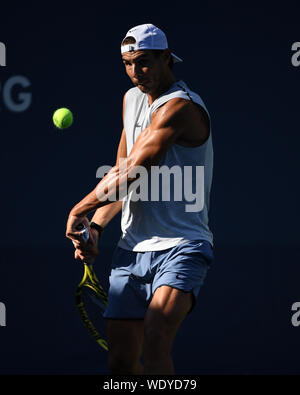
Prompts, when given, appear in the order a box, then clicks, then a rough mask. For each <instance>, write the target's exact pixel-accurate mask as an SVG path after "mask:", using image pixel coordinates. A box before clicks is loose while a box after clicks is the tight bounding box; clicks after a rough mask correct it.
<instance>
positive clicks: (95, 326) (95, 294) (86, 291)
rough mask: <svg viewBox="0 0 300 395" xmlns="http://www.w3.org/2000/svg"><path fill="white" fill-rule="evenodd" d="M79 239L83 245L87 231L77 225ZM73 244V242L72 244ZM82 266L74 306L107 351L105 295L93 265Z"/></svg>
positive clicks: (86, 237)
mask: <svg viewBox="0 0 300 395" xmlns="http://www.w3.org/2000/svg"><path fill="white" fill-rule="evenodd" d="M77 230H79V231H81V237H82V239H83V241H84V242H85V243H87V242H88V240H89V230H88V228H85V227H84V226H83V225H78V226H77ZM73 244H74V242H73ZM83 264H84V273H83V277H82V280H81V282H80V283H79V285H78V287H77V290H76V306H77V308H78V311H79V314H80V316H81V319H82V321H83V323H84V325H85V326H86V328H87V329H88V331H89V332H90V334H91V335H92V336H93V337H94V339H95V340H96V341H97V343H98V344H99V345H100V346H101V347H103V348H104V349H105V350H108V346H107V342H106V340H105V320H104V318H103V313H104V311H105V309H106V305H107V294H106V292H105V291H104V289H103V288H102V286H101V285H100V283H99V280H98V279H97V277H96V274H95V272H94V269H93V265H91V264H87V263H85V262H83Z"/></svg>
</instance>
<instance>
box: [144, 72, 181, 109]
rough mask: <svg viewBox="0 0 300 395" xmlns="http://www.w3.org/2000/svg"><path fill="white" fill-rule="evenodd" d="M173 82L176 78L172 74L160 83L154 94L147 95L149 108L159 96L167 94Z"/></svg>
mask: <svg viewBox="0 0 300 395" xmlns="http://www.w3.org/2000/svg"><path fill="white" fill-rule="evenodd" d="M175 81H176V78H175V77H174V75H173V74H172V75H170V77H169V78H167V79H165V80H163V81H162V83H161V84H160V85H159V87H158V89H157V90H156V91H155V92H151V93H147V96H148V103H149V106H151V104H152V103H153V102H154V100H156V99H157V98H158V97H159V96H160V95H162V94H163V93H164V92H167V91H168V90H169V89H170V87H171V86H172V85H173V84H174V82H175Z"/></svg>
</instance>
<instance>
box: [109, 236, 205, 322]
mask: <svg viewBox="0 0 300 395" xmlns="http://www.w3.org/2000/svg"><path fill="white" fill-rule="evenodd" d="M212 261H213V251H212V247H211V245H210V243H209V242H207V241H203V240H193V241H187V242H184V243H182V244H179V245H177V246H175V247H172V248H169V249H167V250H162V251H149V252H148V251H147V252H134V251H129V250H125V249H123V248H120V247H117V248H116V249H115V251H114V254H113V258H112V270H111V275H110V277H109V283H110V287H109V292H108V305H107V308H106V311H105V313H104V317H105V318H109V319H143V318H144V317H145V314H146V312H147V308H148V306H149V304H150V302H151V298H152V296H153V294H154V292H155V290H156V289H157V288H158V287H161V286H162V285H168V286H170V287H173V288H177V289H180V290H182V291H184V292H192V293H193V295H194V298H193V299H194V303H195V300H196V297H197V295H198V293H199V290H200V287H201V286H202V284H203V281H204V279H205V277H206V273H207V271H208V269H209V267H210V265H211V263H212ZM194 303H193V305H194Z"/></svg>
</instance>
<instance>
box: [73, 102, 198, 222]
mask: <svg viewBox="0 0 300 395" xmlns="http://www.w3.org/2000/svg"><path fill="white" fill-rule="evenodd" d="M197 122H198V123H199V128H202V126H203V125H202V124H201V121H200V118H199V112H198V111H197V110H195V107H194V104H193V103H191V102H189V101H186V100H183V99H178V98H176V99H172V100H170V101H168V102H167V103H166V104H165V105H164V106H162V107H161V108H159V109H158V110H157V112H156V114H155V115H153V117H152V122H151V124H150V125H149V127H147V128H146V129H144V130H143V131H142V132H141V133H140V135H139V137H138V138H137V140H136V142H135V144H134V146H133V148H132V150H131V152H130V155H129V156H128V158H127V159H126V165H127V166H126V167H125V168H124V166H122V167H121V166H120V164H116V165H115V166H114V167H113V168H112V169H111V170H110V172H109V173H108V174H107V175H106V176H105V177H104V178H103V179H102V180H101V181H100V182H99V184H98V185H97V186H96V188H95V189H94V190H93V191H92V192H91V193H89V194H88V195H87V196H86V197H85V198H84V199H83V200H82V201H81V202H79V203H78V204H77V205H76V206H75V207H74V208H73V209H72V211H71V214H72V215H73V216H77V217H80V216H84V215H86V214H88V213H90V212H92V211H94V210H96V209H97V208H98V207H103V206H105V205H107V204H110V203H111V200H112V198H113V196H114V195H115V194H116V196H118V197H120V198H122V197H123V194H124V191H127V188H128V186H129V185H130V183H131V182H133V181H134V179H135V178H134V177H131V173H132V170H133V169H134V167H135V166H144V167H145V168H146V169H147V170H149V169H150V167H151V166H154V165H157V164H158V163H159V161H160V159H161V158H162V157H163V156H164V155H165V153H166V152H167V150H168V149H169V148H170V147H171V145H172V144H174V142H176V141H177V139H182V138H183V137H184V136H185V133H186V132H187V131H188V130H189V129H190V128H195V123H197ZM110 199H111V200H110Z"/></svg>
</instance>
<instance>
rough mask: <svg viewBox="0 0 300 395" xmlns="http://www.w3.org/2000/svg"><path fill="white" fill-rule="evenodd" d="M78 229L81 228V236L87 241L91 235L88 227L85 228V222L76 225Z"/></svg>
mask: <svg viewBox="0 0 300 395" xmlns="http://www.w3.org/2000/svg"><path fill="white" fill-rule="evenodd" d="M76 230H78V231H79V230H81V237H82V239H83V241H85V242H87V241H88V239H89V237H90V235H89V230H88V228H85V227H84V225H83V224H79V225H77V226H76Z"/></svg>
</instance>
